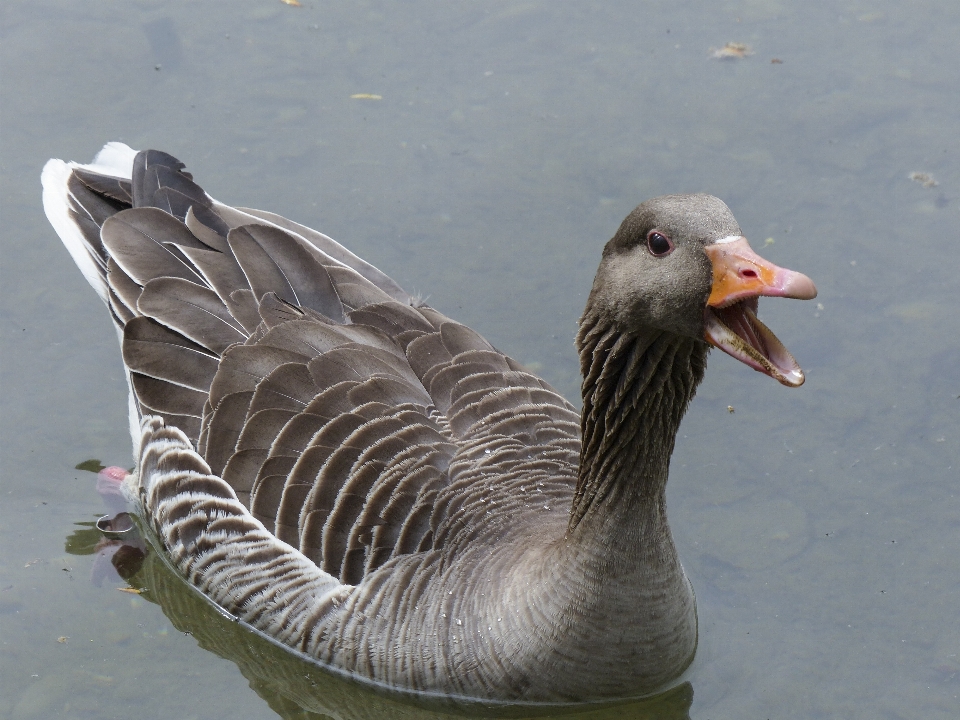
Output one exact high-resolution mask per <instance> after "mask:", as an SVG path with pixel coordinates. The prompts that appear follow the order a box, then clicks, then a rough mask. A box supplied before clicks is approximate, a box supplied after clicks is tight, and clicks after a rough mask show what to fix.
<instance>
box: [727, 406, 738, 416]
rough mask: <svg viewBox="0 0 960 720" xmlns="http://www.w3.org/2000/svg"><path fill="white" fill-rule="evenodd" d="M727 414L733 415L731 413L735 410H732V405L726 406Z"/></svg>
mask: <svg viewBox="0 0 960 720" xmlns="http://www.w3.org/2000/svg"><path fill="white" fill-rule="evenodd" d="M727 412H728V413H730V414H731V415H733V413H735V412H736V410H735V409H734V407H733V405H727Z"/></svg>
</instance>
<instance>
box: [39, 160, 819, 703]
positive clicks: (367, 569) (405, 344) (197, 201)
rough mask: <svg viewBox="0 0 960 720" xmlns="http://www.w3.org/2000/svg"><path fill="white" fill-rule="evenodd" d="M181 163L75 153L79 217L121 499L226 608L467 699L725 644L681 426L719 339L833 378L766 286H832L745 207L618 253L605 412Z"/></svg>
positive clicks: (315, 657) (709, 210) (72, 183)
mask: <svg viewBox="0 0 960 720" xmlns="http://www.w3.org/2000/svg"><path fill="white" fill-rule="evenodd" d="M185 167H186V166H185V165H184V164H183V163H182V162H180V161H179V160H177V159H176V158H174V157H173V156H171V155H168V154H166V153H163V152H160V151H155V150H147V151H143V152H136V151H134V150H133V149H131V148H130V147H128V146H126V145H124V144H122V143H116V142H114V143H108V144H107V145H106V146H104V148H103V149H102V150H101V151H100V153H99V154H98V155H97V156H96V158H95V159H94V161H93V163H92V164H86V165H84V164H77V163H74V162H64V161H61V160H50V161H49V162H48V163H47V164H46V166H45V167H44V169H43V174H42V184H43V204H44V209H45V212H46V214H47V217H48V218H49V221H50V223H51V224H52V225H53V228H54V229H55V230H56V232H57V233H58V235H59V236H60V238H61V239H62V241H63V243H64V244H65V246H66V248H67V250H68V251H69V252H70V254H71V255H72V257H73V259H74V261H75V262H76V264H77V266H78V267H79V268H80V270H81V271H82V272H83V275H84V276H85V277H86V279H87V280H88V281H89V283H90V284H91V285H92V286H93V288H94V289H95V290H96V291H97V293H98V294H99V295H100V297H101V299H102V300H103V301H104V303H105V304H106V305H107V308H108V309H109V311H110V314H111V316H112V318H113V321H114V323H115V325H116V328H117V332H118V335H119V338H120V342H121V348H122V355H123V362H124V366H125V369H126V377H127V381H128V384H129V390H130V392H129V415H130V431H131V436H132V439H133V446H134V455H135V471H134V472H132V473H130V474H129V475H128V476H126V477H125V478H123V480H122V483H123V484H122V488H123V492H124V494H125V497H126V498H127V500H128V501H129V502H130V503H131V505H132V507H133V508H134V510H135V511H136V513H137V515H138V516H139V517H140V518H141V520H142V522H143V524H144V526H145V527H146V529H147V530H148V531H149V533H150V534H151V536H152V538H153V541H154V542H155V543H156V544H157V547H158V548H159V550H160V551H161V552H162V554H163V556H164V557H165V559H166V560H167V561H168V562H169V564H170V565H171V566H172V567H173V568H174V569H175V570H176V571H177V573H179V575H180V576H181V577H183V578H184V580H185V581H186V582H187V583H189V584H190V585H191V586H192V587H193V588H194V589H196V590H198V591H199V592H200V593H202V595H203V596H204V597H205V598H206V599H208V600H209V601H210V602H211V603H213V604H214V605H215V606H216V607H218V608H219V609H220V610H221V611H222V612H223V613H226V614H227V615H228V616H230V617H232V618H234V619H236V620H237V621H238V622H240V623H244V624H245V625H246V626H247V627H248V628H249V629H250V630H251V631H252V632H256V633H259V634H261V635H263V636H265V637H267V638H269V639H271V640H272V641H273V642H275V643H277V644H279V645H282V646H283V647H284V648H286V649H288V650H289V651H290V652H292V653H295V654H298V655H300V656H301V657H303V658H306V659H308V660H309V661H310V662H312V663H315V664H318V665H320V666H324V667H326V668H328V669H330V670H331V671H333V672H335V673H339V674H342V675H345V676H349V677H352V678H354V679H357V680H359V681H362V682H366V683H372V684H374V685H376V686H379V687H385V688H390V689H393V690H397V691H401V692H407V693H413V694H419V695H426V696H436V697H444V698H467V699H479V700H489V701H511V702H530V703H543V702H546V703H553V702H580V701H589V700H598V699H599V700H602V699H612V698H624V697H631V696H640V695H643V694H647V693H650V692H653V691H655V690H657V689H659V688H663V687H666V686H668V685H669V683H671V682H672V681H675V680H676V679H677V678H678V677H679V676H680V675H681V674H682V673H683V672H684V670H685V669H686V668H687V666H688V665H689V664H690V663H691V661H692V659H693V656H694V653H695V650H696V646H697V612H696V604H695V599H694V593H693V589H692V587H691V585H690V583H689V581H688V579H687V577H686V576H685V574H684V571H683V568H682V567H681V564H680V561H679V559H678V556H677V551H676V548H675V545H674V542H673V539H672V536H671V533H670V528H669V526H668V524H667V515H666V503H665V487H666V482H667V474H668V467H669V462H670V457H671V454H672V452H673V448H674V443H675V440H676V435H677V431H678V428H679V425H680V421H681V418H682V417H683V415H684V412H685V411H686V409H687V407H688V405H689V403H690V401H691V399H692V398H693V396H694V393H695V391H696V389H697V386H698V385H699V383H700V382H701V380H702V378H703V375H704V371H705V369H706V359H707V354H708V350H709V349H710V348H711V347H717V348H719V349H721V350H722V351H724V352H725V353H727V354H729V355H731V356H732V357H734V358H736V359H737V360H739V361H741V362H743V363H745V364H746V365H748V366H749V367H752V368H754V369H755V370H757V371H759V372H761V373H763V374H765V375H768V376H770V377H772V378H774V379H776V380H777V381H779V382H780V383H782V384H783V385H786V386H790V387H796V386H799V385H801V384H802V383H803V381H804V375H803V372H802V370H801V369H800V367H799V365H798V364H797V362H796V361H795V360H794V358H793V357H792V356H791V354H790V353H789V352H788V351H787V349H786V348H785V347H784V345H783V344H782V343H781V342H780V341H779V340H778V339H777V338H776V336H775V335H774V334H773V333H772V332H771V331H770V330H769V329H767V327H766V326H764V325H763V324H762V323H761V322H760V321H759V320H758V319H757V315H756V313H757V304H758V298H759V297H761V296H775V297H787V298H798V299H810V298H813V297H815V296H816V289H815V287H814V284H813V282H812V281H811V280H810V279H809V278H807V277H806V276H805V275H802V274H800V273H797V272H794V271H791V270H786V269H784V268H780V267H777V266H776V265H773V264H772V263H769V262H767V261H766V260H764V259H762V258H761V257H760V256H759V255H757V254H756V253H755V252H753V251H752V250H751V249H750V246H749V244H748V242H747V240H746V238H745V237H744V235H743V232H742V231H741V229H740V226H739V225H738V224H737V221H736V220H735V219H734V217H733V215H732V213H731V211H730V210H729V208H728V207H727V206H726V205H725V204H724V203H723V202H722V201H721V200H719V199H718V198H716V197H713V196H710V195H705V194H693V195H666V196H662V197H657V198H654V199H652V200H647V201H646V202H644V203H642V204H641V205H639V206H638V207H637V208H636V209H635V210H633V211H632V212H631V213H630V214H629V215H628V216H627V218H626V219H625V220H624V221H623V224H622V225H621V226H620V228H619V229H618V230H617V231H616V233H615V234H614V236H613V238H612V239H611V240H610V241H609V242H608V243H607V244H606V246H605V247H604V248H603V252H602V257H601V260H600V266H599V269H598V271H597V274H596V279H595V280H594V283H593V287H592V290H591V291H590V294H589V298H588V300H587V305H586V309H585V310H584V312H583V315H582V317H581V318H580V321H579V330H578V332H577V335H576V348H577V351H578V352H579V358H580V367H581V371H582V376H583V380H582V403H583V405H582V410H581V411H579V412H578V411H577V409H576V408H575V407H574V406H573V405H572V404H571V403H569V402H568V401H567V400H565V399H564V398H563V397H562V396H561V395H560V394H559V393H558V392H557V391H556V390H554V389H553V388H552V387H551V386H550V385H549V384H548V383H546V382H544V381H543V380H541V379H540V378H538V377H536V376H535V375H534V374H533V373H531V372H529V371H528V370H526V369H525V368H524V367H523V366H522V365H520V364H519V363H518V362H516V361H515V360H513V359H512V358H510V357H509V356H507V355H506V354H504V353H503V352H501V351H499V350H497V349H496V348H495V347H493V346H492V345H491V344H490V343H488V342H487V341H486V340H485V339H484V338H483V337H481V336H480V335H479V334H478V333H476V332H474V331H473V330H471V329H470V328H468V327H466V326H464V325H462V324H460V323H458V322H456V321H455V320H452V319H450V318H448V317H446V316H445V315H443V314H442V313H441V312H439V311H437V310H435V309H433V308H432V307H429V306H428V305H426V304H424V303H423V302H421V301H420V300H418V299H417V298H416V297H414V296H412V295H410V294H408V293H407V292H405V291H404V290H403V289H402V288H401V287H400V286H399V285H398V284H397V283H395V282H394V281H393V280H391V279H390V278H389V277H388V276H387V275H385V274H384V273H382V272H381V271H380V270H378V269H377V268H375V267H374V266H372V265H371V264H369V263H367V262H365V261H364V260H362V259H361V258H359V257H358V256H356V255H355V254H353V253H352V252H350V251H349V250H348V249H346V248H345V247H344V246H342V245H340V244H338V243H337V242H335V241H334V240H332V239H331V238H329V237H327V236H326V235H323V234H322V233H320V232H317V231H315V230H312V229H310V228H307V227H305V226H303V225H300V224H298V223H296V222H293V221H291V220H288V219H286V218H284V217H281V216H279V215H276V214H274V213H270V212H265V211H261V210H254V209H249V208H240V207H236V208H235V207H230V206H228V205H224V204H222V203H220V202H218V201H216V200H214V199H213V198H211V197H210V196H209V195H207V193H206V192H205V191H204V190H202V189H201V188H200V186H199V185H197V184H196V183H195V182H194V181H193V178H192V176H191V175H190V174H189V173H188V172H187V171H186V170H185Z"/></svg>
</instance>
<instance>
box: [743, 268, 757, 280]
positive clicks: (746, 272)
mask: <svg viewBox="0 0 960 720" xmlns="http://www.w3.org/2000/svg"><path fill="white" fill-rule="evenodd" d="M740 277H742V278H756V277H757V271H756V270H751V269H750V268H744V269H743V270H741V271H740Z"/></svg>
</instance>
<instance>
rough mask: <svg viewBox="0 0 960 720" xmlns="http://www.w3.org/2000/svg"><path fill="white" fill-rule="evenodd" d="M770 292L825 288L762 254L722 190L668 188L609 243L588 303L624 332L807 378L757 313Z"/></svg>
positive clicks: (781, 377)
mask: <svg viewBox="0 0 960 720" xmlns="http://www.w3.org/2000/svg"><path fill="white" fill-rule="evenodd" d="M764 295H766V296H773V297H787V298H797V299H802V300H809V299H812V298H814V297H816V295H817V289H816V287H815V286H814V284H813V282H812V281H811V280H810V278H808V277H807V276H806V275H803V274H801V273H798V272H794V271H792V270H787V269H785V268H781V267H778V266H776V265H774V264H773V263H771V262H768V261H767V260H764V259H763V258H762V257H760V256H759V255H757V254H756V253H755V252H754V251H753V250H752V249H751V248H750V245H749V243H748V242H747V239H746V238H745V237H744V236H743V232H742V230H741V229H740V225H739V224H738V223H737V221H736V219H734V217H733V213H731V212H730V209H729V208H728V207H727V206H726V205H725V204H724V203H723V201H722V200H720V199H719V198H716V197H713V196H712V195H704V194H696V195H664V196H661V197H657V198H653V199H651V200H648V201H646V202H644V203H642V204H641V205H639V206H637V208H636V209H635V210H634V211H633V212H631V213H630V214H629V215H628V216H627V217H626V219H625V220H624V221H623V223H622V224H621V225H620V228H619V230H617V233H616V234H615V235H614V236H613V239H611V240H610V242H608V243H607V245H606V247H605V248H604V250H603V257H602V259H601V262H600V268H599V270H598V271H597V275H596V279H595V280H594V284H593V289H592V291H591V294H590V301H589V303H588V306H589V307H591V308H592V310H593V312H595V313H597V314H598V315H599V316H600V317H602V318H603V320H604V321H605V323H606V324H608V325H610V326H612V327H615V328H617V330H618V331H619V332H620V333H623V334H630V335H634V334H642V333H644V332H650V331H651V330H652V331H666V332H669V333H673V334H675V335H679V336H684V337H689V338H695V339H698V340H704V341H706V342H707V343H709V344H710V345H712V346H714V347H717V348H719V349H721V350H723V352H725V353H727V354H728V355H731V356H732V357H734V358H736V359H737V360H739V361H740V362H742V363H744V364H746V365H748V366H750V367H752V368H753V369H755V370H757V371H759V372H762V373H764V374H766V375H769V376H770V377H772V378H774V379H775V380H778V381H779V382H781V383H782V384H784V385H787V386H791V387H796V386H799V385H802V384H803V381H804V376H803V371H802V370H801V369H800V366H799V365H798V364H797V362H796V360H794V358H793V356H792V355H791V354H790V352H789V351H788V350H787V349H786V348H785V347H784V345H783V343H781V342H780V340H778V339H777V337H776V335H774V334H773V333H772V332H771V331H770V330H769V329H768V328H767V327H766V326H765V325H764V324H763V323H761V322H760V321H759V320H758V319H757V306H758V301H759V298H760V297H761V296H764Z"/></svg>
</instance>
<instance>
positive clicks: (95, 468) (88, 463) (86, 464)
mask: <svg viewBox="0 0 960 720" xmlns="http://www.w3.org/2000/svg"><path fill="white" fill-rule="evenodd" d="M73 469H74V470H86V471H87V472H92V473H98V472H100V471H101V470H103V469H104V465H103V463H101V462H100V461H99V460H84V461H83V462H82V463H78V464H77V465H75V466H74V468H73Z"/></svg>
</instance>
